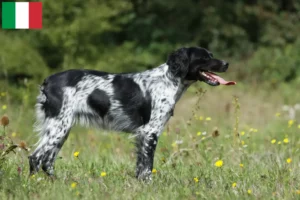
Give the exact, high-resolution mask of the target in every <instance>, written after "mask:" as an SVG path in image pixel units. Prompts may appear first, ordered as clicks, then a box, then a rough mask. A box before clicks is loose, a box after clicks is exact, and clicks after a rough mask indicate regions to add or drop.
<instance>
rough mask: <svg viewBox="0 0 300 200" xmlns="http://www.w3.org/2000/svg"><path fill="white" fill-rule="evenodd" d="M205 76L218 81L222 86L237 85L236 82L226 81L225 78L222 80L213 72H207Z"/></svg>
mask: <svg viewBox="0 0 300 200" xmlns="http://www.w3.org/2000/svg"><path fill="white" fill-rule="evenodd" d="M205 74H207V75H209V76H211V77H213V78H214V79H216V80H217V81H218V82H219V83H220V84H221V85H235V84H236V82H234V81H226V80H224V79H223V78H221V77H220V76H218V75H216V74H214V73H211V72H205Z"/></svg>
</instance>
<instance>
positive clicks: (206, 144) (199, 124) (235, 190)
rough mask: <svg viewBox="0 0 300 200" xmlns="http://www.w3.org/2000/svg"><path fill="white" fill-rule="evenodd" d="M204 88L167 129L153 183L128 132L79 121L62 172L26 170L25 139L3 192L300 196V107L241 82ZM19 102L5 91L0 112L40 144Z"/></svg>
mask: <svg viewBox="0 0 300 200" xmlns="http://www.w3.org/2000/svg"><path fill="white" fill-rule="evenodd" d="M201 87H203V88H204V89H205V90H207V92H206V93H205V94H204V95H203V96H202V97H201V99H200V100H199V104H198V103H197V102H198V97H199V96H200V95H199V93H198V95H195V91H196V88H198V86H196V87H194V88H191V89H190V91H189V92H188V93H187V94H186V95H185V96H184V98H183V99H182V100H181V101H180V102H179V103H178V105H177V107H176V110H175V117H174V118H173V119H171V121H170V122H169V124H168V125H167V126H166V129H165V131H164V132H163V133H162V135H161V136H160V139H159V143H158V147H157V151H156V154H155V163H154V168H155V170H154V171H153V181H152V182H150V183H144V182H141V181H137V180H136V179H135V177H134V171H135V153H134V145H133V138H130V135H128V134H118V133H110V132H108V131H101V130H96V129H85V128H80V127H75V128H74V129H72V131H71V134H70V136H69V139H68V140H67V141H66V143H65V145H64V146H63V148H62V151H61V152H60V154H59V158H58V159H57V161H56V163H55V167H56V168H55V169H56V175H57V179H55V180H52V179H49V178H48V177H46V176H45V175H44V174H43V173H38V174H36V175H35V176H33V177H28V160H27V156H28V155H29V153H30V152H27V151H24V150H23V149H21V148H20V147H18V148H16V150H15V153H14V152H11V153H9V154H8V155H6V156H5V159H4V161H2V162H1V161H0V162H1V167H0V199H56V200H58V199H297V198H298V199H299V198H300V180H299V179H300V173H299V166H300V162H299V147H300V141H299V134H300V127H298V124H300V120H299V119H300V118H299V117H300V116H299V113H297V112H296V118H295V119H293V120H290V118H289V116H288V115H287V113H285V112H284V111H282V106H283V105H284V103H285V102H286V97H283V96H281V93H280V92H279V91H278V90H274V91H268V92H265V91H264V90H262V89H260V90H259V89H257V88H256V89H255V90H254V89H253V90H251V89H249V88H248V87H247V86H243V85H237V86H234V87H223V86H219V87H206V86H203V84H201ZM0 92H1V91H0ZM32 95H34V94H32ZM11 102H12V101H11V98H10V97H9V92H7V93H6V94H5V95H4V96H2V97H1V100H0V106H1V107H0V109H1V108H2V109H1V111H0V116H1V115H4V114H7V116H9V119H10V123H9V125H8V126H7V127H6V130H5V132H6V135H7V136H8V137H9V138H11V139H12V140H13V143H15V144H20V142H21V141H25V142H26V147H28V148H30V151H32V149H33V148H34V147H32V145H33V144H34V143H35V142H36V141H37V137H36V134H35V133H33V132H32V125H33V122H34V120H33V119H34V117H33V106H31V105H28V104H26V103H23V104H20V105H18V104H15V103H11ZM296 102H297V98H296V97H291V98H290V99H289V103H290V104H292V105H293V104H295V103H296ZM3 105H6V108H5V107H3ZM276 113H277V114H276ZM278 113H280V114H278ZM276 115H277V116H276ZM1 128H3V127H1ZM2 134H3V131H2ZM275 140H276V141H275ZM1 143H2V144H3V143H4V144H6V145H7V143H9V140H7V139H6V140H3V139H2V140H0V144H1ZM22 145H23V146H24V143H23V144H22ZM75 152H79V155H78V157H76V156H74V153H75ZM1 153H3V149H2V152H1V146H0V155H1ZM216 165H217V166H216Z"/></svg>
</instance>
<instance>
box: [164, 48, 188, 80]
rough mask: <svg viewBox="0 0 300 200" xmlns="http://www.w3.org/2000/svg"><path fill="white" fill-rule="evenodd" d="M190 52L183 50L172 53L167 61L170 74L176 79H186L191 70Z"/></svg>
mask: <svg viewBox="0 0 300 200" xmlns="http://www.w3.org/2000/svg"><path fill="white" fill-rule="evenodd" d="M189 63H190V61H189V50H188V48H181V49H178V50H176V51H174V52H172V53H171V54H170V55H169V57H168V60H167V65H168V66H169V70H170V72H171V73H172V74H173V75H174V76H175V77H180V78H184V77H185V76H186V75H187V73H188V70H189Z"/></svg>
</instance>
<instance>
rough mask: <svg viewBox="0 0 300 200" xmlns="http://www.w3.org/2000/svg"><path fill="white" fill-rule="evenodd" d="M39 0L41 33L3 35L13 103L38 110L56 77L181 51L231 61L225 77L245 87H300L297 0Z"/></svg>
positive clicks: (6, 84)
mask: <svg viewBox="0 0 300 200" xmlns="http://www.w3.org/2000/svg"><path fill="white" fill-rule="evenodd" d="M42 2H43V29H42V30H1V31H0V85H1V86H0V89H1V91H6V90H8V88H9V90H10V91H9V93H10V95H12V97H13V98H12V99H11V100H13V101H16V102H18V101H20V100H24V93H26V94H28V95H29V96H28V97H27V98H28V101H29V103H30V102H31V103H30V104H33V103H34V96H35V94H36V92H37V84H38V83H41V82H42V80H43V79H44V78H45V77H46V76H47V75H49V74H51V73H55V72H58V71H62V70H67V69H71V68H88V69H97V70H103V71H109V72H132V71H141V70H145V69H149V68H153V67H156V66H158V65H160V64H162V63H164V62H165V61H166V58H167V56H168V54H169V53H170V52H171V51H173V50H174V49H176V48H179V47H182V46H201V47H205V48H208V49H209V50H210V51H212V52H213V53H214V55H215V57H219V58H222V59H227V60H228V61H229V62H230V64H231V67H230V70H229V73H228V75H226V76H227V78H228V77H230V78H232V79H235V80H237V81H238V82H239V83H240V84H247V85H249V84H251V87H256V86H258V85H259V86H260V87H261V85H265V86H267V87H271V88H278V87H280V86H281V85H282V84H288V85H289V87H290V86H293V88H297V87H298V88H299V85H300V78H299V74H300V68H299V67H298V66H299V65H300V39H299V37H298V35H299V33H300V23H299V21H300V1H298V0H276V1H274V0H227V1H222V0H201V1H200V0H185V1H182V0H172V1H171V0H170V1H161V0H152V1H150V0H85V1H82V0H59V1H52V0H47V1H46V0H44V1H42ZM249 86H250V85H249ZM24 88H25V91H24ZM20 90H22V92H20ZM28 91H32V92H34V95H30V94H29V93H28Z"/></svg>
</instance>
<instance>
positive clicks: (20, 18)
mask: <svg viewBox="0 0 300 200" xmlns="http://www.w3.org/2000/svg"><path fill="white" fill-rule="evenodd" d="M41 28H42V2H2V29H41Z"/></svg>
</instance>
